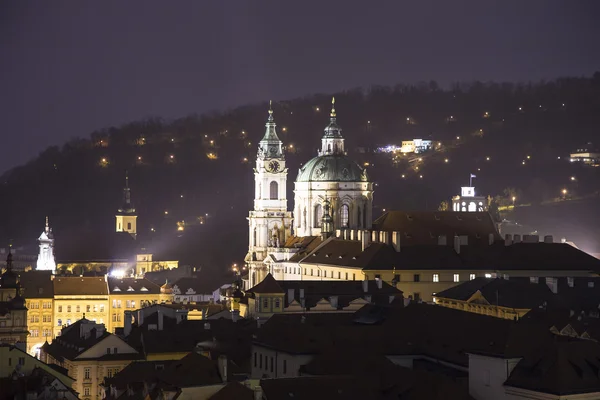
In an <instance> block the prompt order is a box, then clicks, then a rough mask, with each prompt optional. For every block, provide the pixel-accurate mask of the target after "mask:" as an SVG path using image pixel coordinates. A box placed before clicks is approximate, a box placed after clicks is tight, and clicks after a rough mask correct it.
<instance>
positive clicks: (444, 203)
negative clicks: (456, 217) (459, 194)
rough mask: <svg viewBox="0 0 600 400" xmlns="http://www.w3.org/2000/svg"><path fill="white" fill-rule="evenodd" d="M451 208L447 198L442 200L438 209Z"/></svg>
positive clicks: (446, 209) (445, 209)
mask: <svg viewBox="0 0 600 400" xmlns="http://www.w3.org/2000/svg"><path fill="white" fill-rule="evenodd" d="M448 210H450V205H449V204H448V202H447V201H446V200H444V201H442V202H441V203H440V206H439V207H438V211H448Z"/></svg>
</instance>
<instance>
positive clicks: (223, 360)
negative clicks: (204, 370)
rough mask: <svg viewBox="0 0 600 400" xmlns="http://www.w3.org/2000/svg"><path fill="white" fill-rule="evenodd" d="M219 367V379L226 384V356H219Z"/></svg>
mask: <svg viewBox="0 0 600 400" xmlns="http://www.w3.org/2000/svg"><path fill="white" fill-rule="evenodd" d="M217 364H218V365H219V372H220V373H221V379H222V380H223V382H227V356H226V355H224V354H221V355H220V356H219V358H218V360H217Z"/></svg>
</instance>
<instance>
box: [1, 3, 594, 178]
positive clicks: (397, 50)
mask: <svg viewBox="0 0 600 400" xmlns="http://www.w3.org/2000/svg"><path fill="white" fill-rule="evenodd" d="M381 3H384V2H374V1H354V0H345V1H322V0H321V1H308V0H303V1H294V2H292V1H281V0H273V1H211V2H210V1H204V0H201V1H176V2H168V1H150V0H145V1H102V2H87V1H84V2H82V1H75V0H74V1H37V2H30V1H22V0H19V1H12V2H3V5H2V8H1V9H0V127H1V135H0V149H2V157H0V173H1V172H2V171H4V170H6V169H8V168H10V167H13V166H15V165H19V164H23V163H25V162H26V161H28V160H29V159H31V158H32V157H34V156H35V155H36V154H38V153H39V152H40V151H41V150H43V149H44V148H45V147H47V146H48V145H51V144H62V143H64V141H66V140H68V139H69V138H73V137H76V136H81V137H87V136H88V135H89V133H91V132H92V131H93V130H95V129H99V128H103V127H107V126H111V125H119V124H122V123H125V122H128V121H132V120H137V119H141V118H144V117H148V116H162V117H166V118H172V117H180V116H184V115H186V114H189V113H202V112H204V111H208V110H213V109H223V108H227V107H233V106H238V105H243V104H246V103H252V102H256V101H263V100H266V99H269V98H273V99H284V98H291V97H295V96H301V95H305V94H311V93H314V92H332V91H336V90H341V89H347V88H352V87H356V86H366V85H370V84H394V83H400V82H402V83H414V82H418V81H420V80H427V81H428V80H431V79H433V80H437V81H438V82H439V83H440V84H449V83H451V82H453V81H456V80H467V81H470V80H476V79H478V80H497V81H499V80H510V81H517V80H518V81H527V80H539V79H553V78H556V77H558V76H566V75H569V76H582V75H586V76H589V75H591V74H592V73H593V72H594V71H595V70H600V51H599V50H600V48H599V47H598V46H599V44H598V43H599V42H598V39H600V23H598V21H600V2H598V1H525V2H523V1H496V2H482V3H485V4H480V3H479V2H476V1H437V2H433V1H414V2H410V3H408V2H399V1H393V2H392V1H388V2H385V5H383V4H381Z"/></svg>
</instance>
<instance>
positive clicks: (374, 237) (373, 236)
mask: <svg viewBox="0 0 600 400" xmlns="http://www.w3.org/2000/svg"><path fill="white" fill-rule="evenodd" d="M371 241H372V242H373V243H377V242H378V241H379V232H378V231H372V232H371Z"/></svg>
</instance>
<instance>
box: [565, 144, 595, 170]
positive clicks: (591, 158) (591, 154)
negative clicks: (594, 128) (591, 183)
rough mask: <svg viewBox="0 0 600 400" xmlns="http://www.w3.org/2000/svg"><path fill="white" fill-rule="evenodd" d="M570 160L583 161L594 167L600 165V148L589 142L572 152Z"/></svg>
mask: <svg viewBox="0 0 600 400" xmlns="http://www.w3.org/2000/svg"><path fill="white" fill-rule="evenodd" d="M569 161H571V162H578V163H583V164H586V165H590V166H593V167H597V166H600V150H599V149H598V148H596V147H594V145H593V144H592V143H587V144H586V145H585V146H584V147H582V148H580V149H577V150H576V151H575V152H573V153H571V154H570V158H569Z"/></svg>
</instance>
